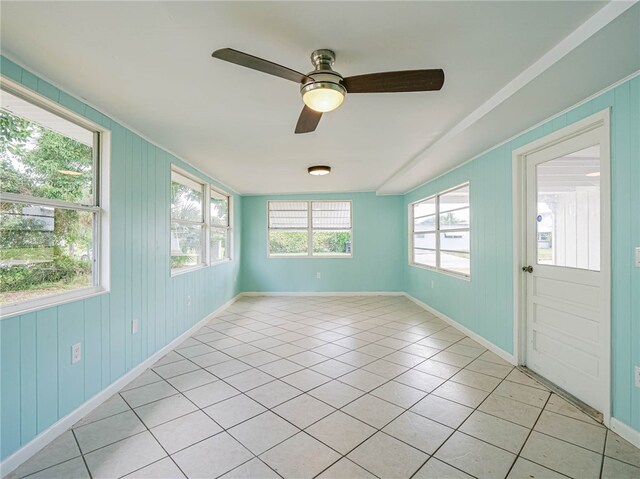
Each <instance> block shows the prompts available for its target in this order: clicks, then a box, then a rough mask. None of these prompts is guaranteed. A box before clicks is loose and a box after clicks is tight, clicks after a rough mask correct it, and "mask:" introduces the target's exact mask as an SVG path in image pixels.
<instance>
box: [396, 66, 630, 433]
mask: <svg viewBox="0 0 640 479" xmlns="http://www.w3.org/2000/svg"><path fill="white" fill-rule="evenodd" d="M609 107H610V108H611V150H612V151H611V192H612V198H611V200H612V206H611V207H612V211H611V218H612V238H611V239H612V244H611V253H612V258H611V261H612V295H611V301H612V335H611V336H612V348H611V351H612V368H613V371H612V380H613V385H612V388H613V416H614V417H615V418H617V419H619V420H621V421H622V422H624V423H625V424H627V425H630V426H631V427H633V428H634V429H636V430H640V389H638V388H635V387H634V386H633V366H634V365H640V268H637V267H634V266H633V254H634V248H635V247H639V246H640V188H639V187H638V185H640V77H638V76H636V77H635V78H633V79H631V80H629V81H627V82H625V83H623V84H621V85H619V86H618V87H616V88H614V89H612V90H609V91H607V92H606V93H603V94H601V95H599V96H597V97H596V98H594V99H592V100H591V101H589V102H586V103H584V104H582V105H580V106H579V107H576V108H574V109H573V110H571V111H569V112H567V113H566V114H563V115H561V116H559V117H557V118H555V119H553V120H551V121H549V122H547V123H545V124H543V125H541V126H539V127H537V128H535V129H534V130H531V131H529V132H527V133H524V134H523V135H521V136H519V137H517V138H515V139H514V140H512V141H510V142H508V143H506V144H504V145H501V146H499V147H496V148H495V149H493V150H491V151H489V152H488V153H485V154H483V155H482V156H480V157H478V158H476V159H475V160H473V161H472V162H470V163H467V164H465V165H463V166H461V167H459V168H456V169H455V170H453V171H451V172H449V173H447V174H446V175H444V176H442V177H440V178H437V179H436V180H434V181H431V182H429V183H426V184H424V185H422V186H420V187H419V188H417V189H415V190H414V191H411V192H410V193H408V194H406V195H405V202H404V203H405V204H404V209H405V210H404V212H403V213H402V214H403V216H404V217H405V218H406V217H407V209H406V208H407V207H408V204H409V203H411V202H413V201H416V200H418V199H421V198H424V197H426V196H429V195H431V194H433V193H436V192H438V191H440V190H443V189H446V188H449V187H451V186H454V185H457V184H459V183H461V182H463V181H470V189H471V225H472V226H471V228H472V231H471V252H472V257H471V281H465V280H463V279H459V278H455V277H451V276H447V275H444V274H441V273H437V272H434V271H429V270H425V269H421V268H416V267H413V266H408V265H406V266H405V275H404V279H405V283H404V288H405V291H407V292H408V293H409V294H411V295H413V296H415V297H416V298H418V299H420V300H421V301H424V302H425V303H427V304H429V305H431V306H433V307H435V308H436V309H438V310H440V311H441V312H443V313H444V314H446V315H447V316H449V317H451V318H453V319H455V320H456V321H458V322H459V323H461V324H463V325H465V326H466V327H468V328H469V329H471V330H473V331H475V332H477V333H478V334H480V335H481V336H482V337H484V338H486V339H487V340H489V341H491V342H492V343H494V344H495V345H497V346H499V347H500V348H502V349H503V350H505V351H507V352H509V353H512V352H513V322H514V318H513V271H514V265H513V238H512V225H513V221H512V188H511V169H512V152H513V150H515V149H516V148H519V147H520V146H523V145H526V144H527V143H530V142H532V141H534V140H537V139H538V138H541V137H543V136H545V135H548V134H550V133H552V132H554V131H556V130H558V129H560V128H562V127H565V126H567V125H570V124H571V123H574V122H576V121H578V120H581V119H582V118H585V117H587V116H589V115H591V114H592V113H596V112H598V111H601V110H603V109H605V108H609ZM405 221H406V220H405ZM404 231H407V230H406V228H405V229H404ZM407 240H408V238H407V237H406V235H405V238H404V241H405V243H406V242H407ZM405 264H406V262H405ZM432 282H433V287H432Z"/></svg>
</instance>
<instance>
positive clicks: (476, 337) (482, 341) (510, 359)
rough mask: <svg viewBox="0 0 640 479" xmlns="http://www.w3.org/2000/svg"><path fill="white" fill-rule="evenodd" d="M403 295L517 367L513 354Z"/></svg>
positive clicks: (417, 300) (440, 313)
mask: <svg viewBox="0 0 640 479" xmlns="http://www.w3.org/2000/svg"><path fill="white" fill-rule="evenodd" d="M404 295H405V296H406V297H407V298H409V299H410V300H411V301H413V302H414V303H416V304H417V305H418V306H420V307H421V308H423V309H425V310H426V311H429V312H430V313H433V314H435V315H436V316H438V318H440V319H442V320H443V321H444V322H446V323H449V324H450V325H451V326H454V327H455V328H456V329H459V330H460V331H462V332H463V333H464V334H466V335H467V336H469V337H470V338H471V339H473V340H474V341H475V342H477V343H480V344H482V345H483V346H484V347H485V348H487V349H488V350H489V351H491V352H492V353H494V354H496V355H498V356H500V357H501V358H502V359H504V360H505V361H507V362H508V363H509V364H513V365H514V366H517V365H518V362H517V361H516V358H515V356H514V355H513V354H511V353H508V352H506V351H505V350H504V349H501V348H499V347H498V346H496V345H495V344H493V343H492V342H490V341H487V340H486V339H484V338H483V337H482V336H480V335H479V334H478V333H475V332H473V331H471V330H470V329H469V328H466V327H464V326H463V325H462V324H460V323H459V322H457V321H456V320H455V319H451V318H450V317H449V316H447V315H446V314H444V313H442V312H440V311H438V310H437V309H435V308H432V307H431V306H429V305H428V304H426V303H423V302H422V301H420V300H419V299H416V298H414V297H413V296H411V295H410V294H408V293H404Z"/></svg>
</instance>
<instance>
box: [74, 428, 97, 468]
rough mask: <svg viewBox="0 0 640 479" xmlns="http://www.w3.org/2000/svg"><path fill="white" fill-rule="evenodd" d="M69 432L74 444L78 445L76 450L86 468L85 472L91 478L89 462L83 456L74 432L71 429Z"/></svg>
mask: <svg viewBox="0 0 640 479" xmlns="http://www.w3.org/2000/svg"><path fill="white" fill-rule="evenodd" d="M71 434H72V435H73V440H74V441H75V442H76V445H77V446H78V451H80V457H81V458H82V462H83V463H84V467H85V468H86V469H87V474H89V478H90V479H91V478H93V474H91V470H90V469H89V464H87V460H86V459H85V457H84V453H83V452H82V448H81V447H80V442H79V441H78V438H77V437H76V433H75V431H74V430H73V429H71Z"/></svg>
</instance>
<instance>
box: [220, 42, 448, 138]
mask: <svg viewBox="0 0 640 479" xmlns="http://www.w3.org/2000/svg"><path fill="white" fill-rule="evenodd" d="M211 56H212V57H213V58H218V59H219V60H224V61H227V62H230V63H235V64H236V65H240V66H243V67H247V68H251V69H253V70H258V71H261V72H263V73H268V74H269V75H274V76H277V77H280V78H284V79H285V80H291V81H293V82H296V83H299V84H300V93H302V100H303V101H304V105H305V106H304V108H303V109H302V113H301V114H300V118H298V123H297V125H296V133H310V132H312V131H315V129H316V127H317V126H318V123H319V122H320V118H322V114H323V113H326V112H328V111H332V110H335V109H336V108H338V107H339V106H340V105H341V104H342V102H343V101H344V97H345V95H346V94H347V93H399V92H413V91H433V90H440V89H441V88H442V85H443V83H444V71H442V70H441V69H434V70H405V71H397V72H383V73H370V74H367V75H358V76H352V77H347V78H344V77H343V76H342V75H340V73H338V72H337V71H334V70H333V64H334V62H335V59H336V55H335V53H334V52H333V51H332V50H326V49H323V50H315V51H314V52H313V53H312V54H311V63H312V64H313V65H314V66H315V70H313V71H312V72H309V73H307V74H306V75H304V74H302V73H300V72H297V71H295V70H291V69H290V68H287V67H284V66H282V65H278V64H277V63H273V62H270V61H268V60H264V59H262V58H258V57H255V56H253V55H249V54H248V53H243V52H240V51H238V50H234V49H233V48H222V49H220V50H216V51H215V52H213V53H212V54H211Z"/></svg>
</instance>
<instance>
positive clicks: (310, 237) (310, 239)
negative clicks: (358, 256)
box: [267, 200, 354, 259]
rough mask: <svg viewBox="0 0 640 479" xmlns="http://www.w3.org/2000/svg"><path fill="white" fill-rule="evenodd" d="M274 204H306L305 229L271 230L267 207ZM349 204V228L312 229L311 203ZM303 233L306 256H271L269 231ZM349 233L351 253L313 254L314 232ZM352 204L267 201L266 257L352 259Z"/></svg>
mask: <svg viewBox="0 0 640 479" xmlns="http://www.w3.org/2000/svg"><path fill="white" fill-rule="evenodd" d="M272 202H274V203H287V202H289V203H306V204H307V227H306V228H272V227H271V224H270V218H269V211H270V209H269V205H270V204H271V203H272ZM316 202H317V203H349V228H314V227H313V203H316ZM272 230H273V231H304V230H307V254H306V255H279V254H271V251H270V249H269V238H270V236H271V231H272ZM338 230H339V231H349V234H350V235H351V253H349V254H341V255H318V254H315V255H314V254H313V232H314V231H338ZM353 243H354V241H353V202H352V201H351V200H269V201H267V257H268V258H279V259H281V258H286V259H300V258H304V259H308V258H314V259H339V258H343V259H348V258H353Z"/></svg>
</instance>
